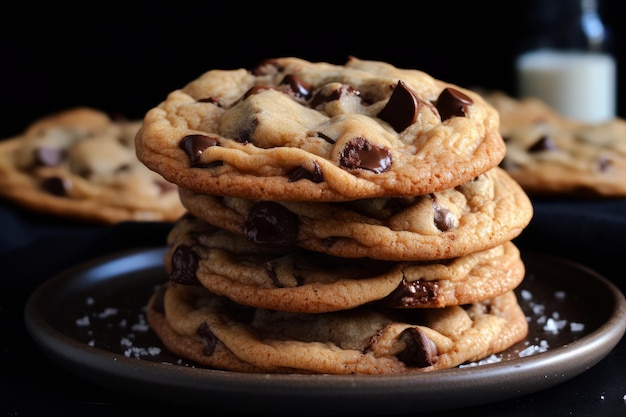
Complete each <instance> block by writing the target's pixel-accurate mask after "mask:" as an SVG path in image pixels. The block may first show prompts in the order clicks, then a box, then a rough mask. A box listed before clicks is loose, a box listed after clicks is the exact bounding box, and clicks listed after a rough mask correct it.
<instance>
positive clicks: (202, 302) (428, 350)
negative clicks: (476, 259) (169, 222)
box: [147, 282, 528, 374]
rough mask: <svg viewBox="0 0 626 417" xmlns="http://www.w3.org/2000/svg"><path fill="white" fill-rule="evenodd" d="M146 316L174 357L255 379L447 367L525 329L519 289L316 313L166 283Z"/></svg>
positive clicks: (496, 347)
mask: <svg viewBox="0 0 626 417" xmlns="http://www.w3.org/2000/svg"><path fill="white" fill-rule="evenodd" d="M147 318H148V322H149V324H150V326H151V327H152V329H153V330H154V331H155V332H156V334H157V336H158V337H159V338H160V339H161V341H162V342H163V344H164V345H165V347H166V348H167V349H168V350H170V351H171V352H173V353H174V354H176V355H178V356H180V357H182V358H185V359H188V360H191V361H193V362H196V363H197V364H198V365H200V366H206V367H210V368H215V369H220V370H227V371H237V372H257V373H311V374H313V373H316V374H318V373H319V374H321V373H327V374H399V373H409V372H428V371H435V370H442V369H448V368H453V367H456V366H458V365H461V364H463V363H465V362H473V361H477V360H480V359H483V358H485V357H487V356H489V355H492V354H495V353H498V352H501V351H503V350H505V349H507V348H509V347H510V346H512V345H513V344H515V343H517V342H518V341H520V340H522V339H523V338H524V337H526V335H527V333H528V323H527V321H526V317H525V314H524V312H523V311H522V309H521V307H520V306H519V304H518V302H517V298H516V296H515V294H514V293H513V292H512V291H509V292H506V293H504V294H502V295H499V296H497V297H495V298H492V299H489V300H485V301H481V302H477V303H473V304H467V305H463V306H450V307H445V308H430V309H390V308H382V307H375V306H363V307H358V308H354V309H350V310H343V311H339V312H331V313H319V314H309V313H291V312H281V311H276V310H267V309H259V308H253V307H248V306H243V305H240V304H236V303H234V302H232V301H231V300H229V299H228V298H226V297H221V296H217V295H214V294H212V293H210V292H208V291H207V290H206V289H205V288H203V287H195V286H186V285H177V284H175V283H171V282H167V283H166V284H164V285H162V286H161V287H160V288H159V289H158V290H157V291H155V293H154V294H153V295H152V297H151V298H150V301H149V305H148V310H147Z"/></svg>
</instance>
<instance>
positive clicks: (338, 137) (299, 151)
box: [136, 57, 506, 202]
mask: <svg viewBox="0 0 626 417" xmlns="http://www.w3.org/2000/svg"><path fill="white" fill-rule="evenodd" d="M136 147H137V156H138V158H139V159H140V160H141V161H142V162H143V163H144V164H145V165H146V166H147V167H149V168H150V169H152V170H154V171H156V172H158V173H160V174H161V175H162V176H163V177H164V178H165V179H167V180H168V181H170V182H172V183H175V184H177V185H179V186H181V187H183V188H185V189H188V190H191V191H194V192H198V193H203V194H214V195H228V196H234V197H240V198H247V199H265V200H293V201H295V200H299V201H318V202H319V201H345V200H354V199H366V198H377V197H402V196H415V195H423V194H428V193H433V192H437V191H441V190H445V189H449V188H453V187H455V186H457V185H460V184H463V183H465V182H468V181H470V180H471V179H473V178H474V177H476V176H477V175H479V174H482V173H484V172H486V171H488V170H489V169H491V168H493V167H495V166H497V165H498V164H499V163H500V162H501V161H502V158H503V157H504V155H505V151H506V147H505V144H504V141H503V140H502V136H501V134H500V131H499V118H498V113H497V112H496V110H495V109H494V108H493V107H492V106H491V105H489V104H488V103H487V102H485V100H484V99H483V98H482V97H481V96H480V95H478V94H476V93H475V92H473V91H470V90H467V89H463V88H461V87H458V86H456V85H453V84H449V83H446V82H443V81H440V80H437V79H434V78H433V77H431V76H429V75H428V74H425V73H423V72H421V71H418V70H412V69H401V68H396V67H394V66H392V65H391V64H388V63H385V62H379V61H367V60H361V59H357V58H355V57H350V58H349V60H348V61H347V62H346V63H345V65H334V64H330V63H325V62H309V61H306V60H303V59H299V58H295V57H283V58H276V59H268V60H265V61H263V62H262V63H260V64H259V65H258V66H257V67H255V68H253V69H251V70H246V69H236V70H210V71H208V72H206V73H204V74H202V75H201V76H200V77H199V78H197V79H195V80H193V81H191V82H190V83H188V84H187V85H186V86H184V87H183V88H181V89H178V90H175V91H173V92H171V93H170V94H169V95H168V96H167V98H166V99H165V100H164V101H163V102H162V103H160V104H159V105H158V106H157V107H155V108H153V109H150V110H149V111H148V112H147V114H146V116H145V118H144V124H143V127H142V128H141V130H140V131H139V133H138V135H137V141H136Z"/></svg>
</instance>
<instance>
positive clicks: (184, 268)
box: [170, 245, 200, 285]
mask: <svg viewBox="0 0 626 417" xmlns="http://www.w3.org/2000/svg"><path fill="white" fill-rule="evenodd" d="M198 261H199V260H198V254H197V253H195V252H194V251H193V250H192V249H191V248H190V247H189V246H187V245H181V246H178V247H177V248H176V249H175V250H174V253H173V254H172V272H171V273H170V281H172V282H175V283H177V284H182V285H200V281H198V278H197V277H196V271H197V270H198Z"/></svg>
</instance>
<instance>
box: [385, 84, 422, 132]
mask: <svg viewBox="0 0 626 417" xmlns="http://www.w3.org/2000/svg"><path fill="white" fill-rule="evenodd" d="M419 102H420V100H419V99H418V98H417V97H416V96H415V94H414V93H413V91H411V89H410V88H409V87H407V85H406V84H405V83H404V82H403V81H398V84H396V87H395V88H394V90H393V93H392V94H391V97H389V101H387V104H386V105H385V107H384V108H383V109H382V110H381V111H380V113H378V117H379V118H381V119H382V120H384V121H386V122H387V123H389V124H390V125H391V127H393V128H394V130H395V131H396V132H402V131H403V130H404V129H406V128H407V127H409V126H410V125H412V124H413V123H415V121H416V120H417V112H418V109H419V105H420V103H419Z"/></svg>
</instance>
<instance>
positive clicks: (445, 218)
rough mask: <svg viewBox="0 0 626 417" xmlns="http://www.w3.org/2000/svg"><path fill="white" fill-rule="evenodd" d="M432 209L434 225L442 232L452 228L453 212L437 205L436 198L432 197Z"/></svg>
mask: <svg viewBox="0 0 626 417" xmlns="http://www.w3.org/2000/svg"><path fill="white" fill-rule="evenodd" d="M433 211H434V213H435V218H434V221H435V226H436V227H437V229H439V230H440V231H442V232H445V231H448V230H451V229H454V220H455V217H454V214H452V212H451V211H450V210H448V209H447V208H445V207H443V206H441V205H439V203H438V202H437V200H435V199H433Z"/></svg>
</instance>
